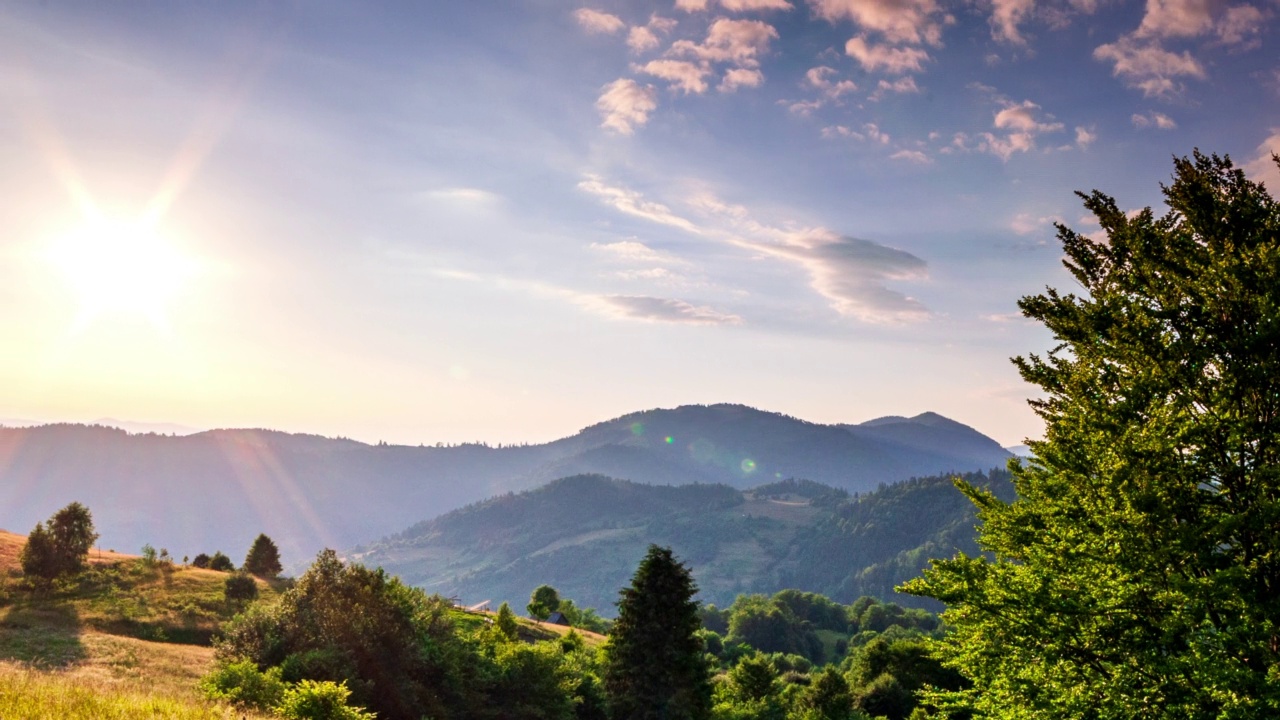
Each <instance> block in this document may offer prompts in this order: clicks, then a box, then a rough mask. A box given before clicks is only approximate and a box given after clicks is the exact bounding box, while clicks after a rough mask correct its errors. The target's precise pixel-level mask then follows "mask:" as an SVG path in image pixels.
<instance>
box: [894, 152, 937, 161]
mask: <svg viewBox="0 0 1280 720" xmlns="http://www.w3.org/2000/svg"><path fill="white" fill-rule="evenodd" d="M889 158H890V159H893V160H906V161H907V162H913V163H917V164H919V165H928V164H929V163H931V162H933V160H930V159H929V156H928V155H925V154H924V153H923V152H921V151H919V150H899V151H898V152H896V153H894V154H892V155H890V156H889Z"/></svg>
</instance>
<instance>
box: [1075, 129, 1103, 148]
mask: <svg viewBox="0 0 1280 720" xmlns="http://www.w3.org/2000/svg"><path fill="white" fill-rule="evenodd" d="M1097 139H1098V134H1097V133H1095V132H1094V131H1093V130H1092V129H1091V128H1087V127H1084V126H1082V125H1077V126H1076V147H1078V148H1080V149H1081V150H1084V149H1085V148H1087V147H1089V146H1090V145H1092V144H1093V141H1094V140H1097Z"/></svg>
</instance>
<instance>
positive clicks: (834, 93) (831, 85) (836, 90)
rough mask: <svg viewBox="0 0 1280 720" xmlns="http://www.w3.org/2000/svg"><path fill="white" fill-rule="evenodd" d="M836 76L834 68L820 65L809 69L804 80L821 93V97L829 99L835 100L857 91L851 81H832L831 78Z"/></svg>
mask: <svg viewBox="0 0 1280 720" xmlns="http://www.w3.org/2000/svg"><path fill="white" fill-rule="evenodd" d="M835 74H836V69H835V68H830V67H827V66H825V65H820V66H818V67H815V68H809V70H808V72H806V73H805V74H804V77H805V80H806V81H808V83H809V84H810V85H812V86H813V87H815V88H817V89H819V90H821V91H822V94H823V95H826V96H827V97H829V98H831V99H833V100H834V99H837V98H839V97H840V96H841V95H846V94H848V93H851V92H853V91H855V90H857V89H858V86H857V85H856V84H854V82H853V81H852V80H839V81H835V82H833V81H832V79H831V78H832V76H834V75H835Z"/></svg>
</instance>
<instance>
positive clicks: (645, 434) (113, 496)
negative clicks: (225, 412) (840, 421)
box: [0, 405, 1009, 563]
mask: <svg viewBox="0 0 1280 720" xmlns="http://www.w3.org/2000/svg"><path fill="white" fill-rule="evenodd" d="M1008 457H1009V455H1008V453H1006V452H1005V451H1004V450H1003V449H1002V448H1001V447H1000V446H999V445H998V444H997V443H996V442H995V441H994V440H991V439H990V438H987V437H985V436H983V435H981V434H980V433H978V432H977V431H975V430H973V429H972V428H969V427H966V426H964V425H961V424H959V423H955V422H952V421H950V420H946V419H945V418H942V417H940V416H938V415H934V414H931V413H926V414H925V415H921V416H918V417H915V418H887V419H882V420H879V421H873V422H872V423H866V424H863V425H851V426H834V425H820V424H816V423H810V422H805V421H803V420H798V419H796V418H792V417H787V416H784V415H779V414H777V413H769V412H763V411H760V410H755V409H753V408H748V407H744V406H741V405H712V406H686V407H680V408H676V409H671V410H649V411H645V412H640V413H634V414H631V415H626V416H623V417H620V418H617V419H614V420H611V421H608V422H605V423H600V424H597V425H593V426H591V427H588V428H586V429H585V430H583V431H581V432H579V433H577V434H575V435H573V436H571V437H567V438H564V439H561V440H557V441H554V442H551V443H546V444H542V445H529V446H518V447H517V446H507V447H489V446H486V445H480V444H466V445H458V446H451V447H441V446H434V447H433V446H427V447H423V446H394V445H385V444H378V445H368V444H365V443H360V442H355V441H352V440H346V439H330V438H322V437H317V436H312V435H292V434H288V433H282V432H275V431H271V430H214V431H209V432H202V433H196V434H193V435H187V436H182V437H174V436H166V435H155V434H129V433H126V432H124V431H122V430H118V429H114V428H108V427H101V426H84V425H49V426H43V427H32V428H0V528H5V529H9V530H13V531H17V532H26V531H28V530H30V529H31V527H33V526H34V525H35V523H36V522H37V521H38V520H41V519H43V518H45V517H47V516H48V515H49V513H51V512H53V511H54V510H56V509H57V508H59V507H62V506H64V505H66V504H67V503H68V502H71V501H79V502H82V503H84V504H85V505H87V506H88V507H89V508H91V509H92V511H93V513H94V519H95V522H96V523H97V526H98V528H99V531H100V532H101V533H102V542H103V543H104V544H105V545H106V546H107V547H109V548H112V547H113V548H117V549H121V550H131V551H135V550H137V549H138V548H140V547H141V546H142V545H143V544H144V543H152V544H153V545H155V546H157V547H166V548H168V549H170V550H171V551H173V552H174V553H176V554H177V556H178V557H181V556H182V555H185V554H191V555H194V554H195V553H197V552H211V551H212V550H215V549H221V550H225V551H226V552H228V553H230V554H232V555H236V554H238V553H239V552H242V551H243V550H241V549H240V548H247V546H248V543H249V542H250V541H251V540H252V539H253V538H254V537H255V536H256V535H257V534H258V533H259V532H265V533H267V534H269V535H270V536H271V537H273V538H275V539H276V541H277V543H279V545H280V549H281V551H282V553H283V554H284V556H285V560H286V562H291V563H297V562H304V561H307V560H309V559H310V558H311V557H313V556H314V554H315V553H316V552H317V551H318V550H320V549H321V548H322V547H335V548H341V547H351V546H353V545H356V544H358V543H362V542H369V541H370V540H373V539H375V538H379V537H383V536H385V535H386V534H387V533H388V532H393V531H395V530H396V529H398V528H403V527H406V526H408V525H409V524H411V523H413V522H415V521H418V520H421V519H422V518H426V517H434V516H436V515H439V514H441V513H445V512H448V511H450V510H453V509H456V508H459V507H462V506H463V505H465V504H467V503H472V502H476V501H478V500H481V499H483V498H486V497H490V496H493V495H497V494H501V493H504V492H510V491H521V490H526V489H529V488H534V487H537V486H539V485H542V484H544V483H546V482H549V481H551V480H553V479H555V478H560V477H565V476H569V475H575V474H581V473H600V474H606V475H610V476H612V477H619V478H626V479H629V480H634V481H637V482H647V483H659V484H672V485H681V484H688V483H693V482H702V483H723V484H726V485H730V486H733V487H738V488H745V487H749V486H751V485H756V484H759V483H760V482H762V481H765V480H767V479H774V478H780V477H805V478H810V479H812V480H817V481H820V482H823V483H827V484H829V485H833V486H837V487H841V488H844V489H847V490H850V491H853V492H861V491H866V490H869V489H872V488H874V487H876V486H877V485H878V484H880V483H885V482H894V481H897V480H903V479H906V478H908V477H910V476H913V475H925V474H932V473H938V472H944V471H951V470H978V469H984V470H985V469H987V468H990V467H996V466H1002V465H1003V464H1004V462H1005V460H1006V459H1007V458H1008Z"/></svg>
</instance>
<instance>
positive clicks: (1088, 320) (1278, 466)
mask: <svg viewBox="0 0 1280 720" xmlns="http://www.w3.org/2000/svg"><path fill="white" fill-rule="evenodd" d="M1278 162H1280V159H1278ZM1174 164H1175V173H1174V177H1173V182H1172V183H1171V184H1170V185H1168V186H1167V187H1164V188H1163V190H1164V196H1165V200H1166V203H1167V205H1168V206H1169V211H1168V212H1167V213H1166V214H1164V215H1163V216H1161V217H1157V216H1156V215H1155V214H1154V213H1153V212H1152V211H1151V210H1150V209H1149V208H1148V209H1146V210H1143V211H1141V212H1138V213H1126V212H1125V211H1123V210H1122V209H1121V207H1120V206H1119V205H1117V204H1116V202H1115V201H1114V200H1113V199H1111V198H1110V197H1107V196H1105V195H1103V194H1101V193H1098V192H1096V191H1095V192H1094V193H1092V194H1090V195H1087V196H1086V195H1081V197H1082V198H1083V199H1084V205H1085V207H1086V208H1088V210H1089V211H1090V212H1092V213H1093V215H1094V216H1095V217H1096V218H1097V220H1098V222H1099V223H1100V225H1101V227H1102V231H1103V233H1104V234H1105V237H1101V236H1094V237H1091V236H1088V235H1083V234H1080V233H1077V232H1074V231H1072V230H1070V229H1068V228H1066V227H1061V226H1060V227H1059V228H1058V236H1059V239H1060V240H1061V241H1062V245H1063V248H1064V250H1065V252H1066V260H1065V263H1066V266H1067V268H1068V269H1069V270H1070V272H1071V274H1072V276H1073V277H1074V278H1075V280H1076V281H1077V282H1078V283H1079V284H1080V287H1081V292H1080V294H1074V293H1068V294H1063V293H1059V292H1058V291H1056V290H1053V289H1049V290H1047V291H1046V292H1045V293H1043V294H1041V295H1036V296H1032V297H1027V298H1023V299H1022V301H1021V302H1020V307H1021V308H1022V311H1023V313H1024V314H1025V315H1026V316H1027V317H1029V318H1032V319H1034V320H1037V321H1039V322H1041V323H1043V324H1044V325H1045V327H1047V328H1048V329H1049V330H1050V331H1051V332H1052V333H1053V335H1054V336H1055V338H1056V339H1057V342H1058V345H1057V346H1056V347H1055V348H1054V349H1053V350H1052V351H1051V352H1050V353H1048V355H1046V356H1043V357H1041V356H1035V355H1032V356H1029V357H1025V358H1018V359H1016V360H1015V363H1016V364H1017V366H1018V369H1019V370H1020V371H1021V373H1022V376H1023V377H1024V378H1025V379H1026V380H1028V381H1030V382H1032V383H1034V384H1036V385H1038V386H1039V387H1040V388H1042V390H1043V393H1044V394H1043V397H1042V398H1041V399H1038V400H1034V401H1032V405H1033V406H1034V408H1035V410H1036V411H1037V412H1038V413H1039V414H1040V416H1041V417H1042V418H1043V419H1044V421H1045V425H1046V428H1045V437H1044V440H1043V441H1042V442H1036V443H1032V450H1033V451H1034V453H1035V456H1036V457H1035V459H1033V460H1031V461H1030V462H1029V463H1027V464H1024V465H1022V466H1020V467H1017V468H1015V469H1014V485H1015V489H1016V491H1017V497H1016V499H1015V500H1014V501H1013V502H1011V503H1004V502H1000V501H999V500H997V499H996V498H994V497H992V496H991V495H990V494H988V493H985V492H982V491H979V490H977V489H975V488H973V487H963V488H962V489H963V490H964V491H965V492H966V493H967V494H968V495H969V497H970V498H971V499H972V500H973V501H974V502H975V503H976V504H977V506H978V509H979V515H980V518H981V520H982V525H981V528H980V541H981V546H982V547H983V549H984V550H986V551H988V552H989V553H990V555H989V556H982V557H965V556H959V557H956V558H955V559H952V560H946V561H940V562H936V563H935V564H934V566H933V568H932V569H930V570H928V571H926V573H925V576H924V577H923V578H922V579H920V580H917V581H914V582H911V583H909V584H908V585H907V587H906V589H907V591H908V592H912V593H915V594H918V595H926V596H929V597H934V598H937V599H939V600H942V601H944V602H945V603H947V605H948V610H947V612H946V614H945V615H944V619H945V620H946V621H948V622H949V623H950V624H951V625H952V626H953V627H954V632H953V633H951V634H950V636H949V637H948V638H947V640H946V641H945V642H944V644H943V645H942V648H941V650H942V652H943V654H944V657H945V658H946V660H947V661H948V662H949V663H951V664H952V665H953V666H954V667H956V668H959V669H960V670H962V671H963V672H964V673H965V674H966V675H967V676H968V677H970V678H971V679H972V680H973V682H974V687H973V689H972V690H971V691H969V692H967V693H964V694H963V695H962V696H960V697H958V698H957V697H954V696H953V698H952V699H953V700H956V699H959V700H960V701H962V702H963V703H966V704H968V705H971V706H972V707H973V708H974V709H975V710H976V711H977V714H978V716H980V717H991V718H1020V719H1021V718H1091V719H1093V718H1096V719H1099V720H1108V719H1112V718H1114V719H1115V720H1120V719H1124V720H1131V719H1133V718H1170V719H1172V718H1223V719H1225V718H1274V717H1280V532H1277V528H1280V207H1278V206H1277V202H1276V200H1275V199H1274V198H1272V197H1271V196H1270V195H1269V194H1268V193H1267V191H1266V189H1265V188H1264V187H1262V186H1261V185H1260V184H1257V183H1254V182H1251V181H1249V180H1248V179H1246V177H1245V176H1244V174H1243V173H1242V172H1240V171H1239V170H1238V169H1236V168H1234V167H1233V166H1232V164H1231V162H1230V160H1229V159H1225V158H1219V157H1217V156H1208V157H1206V156H1204V155H1201V154H1200V153H1199V152H1196V153H1195V155H1194V156H1193V157H1191V158H1182V159H1177V160H1175V163H1174Z"/></svg>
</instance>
